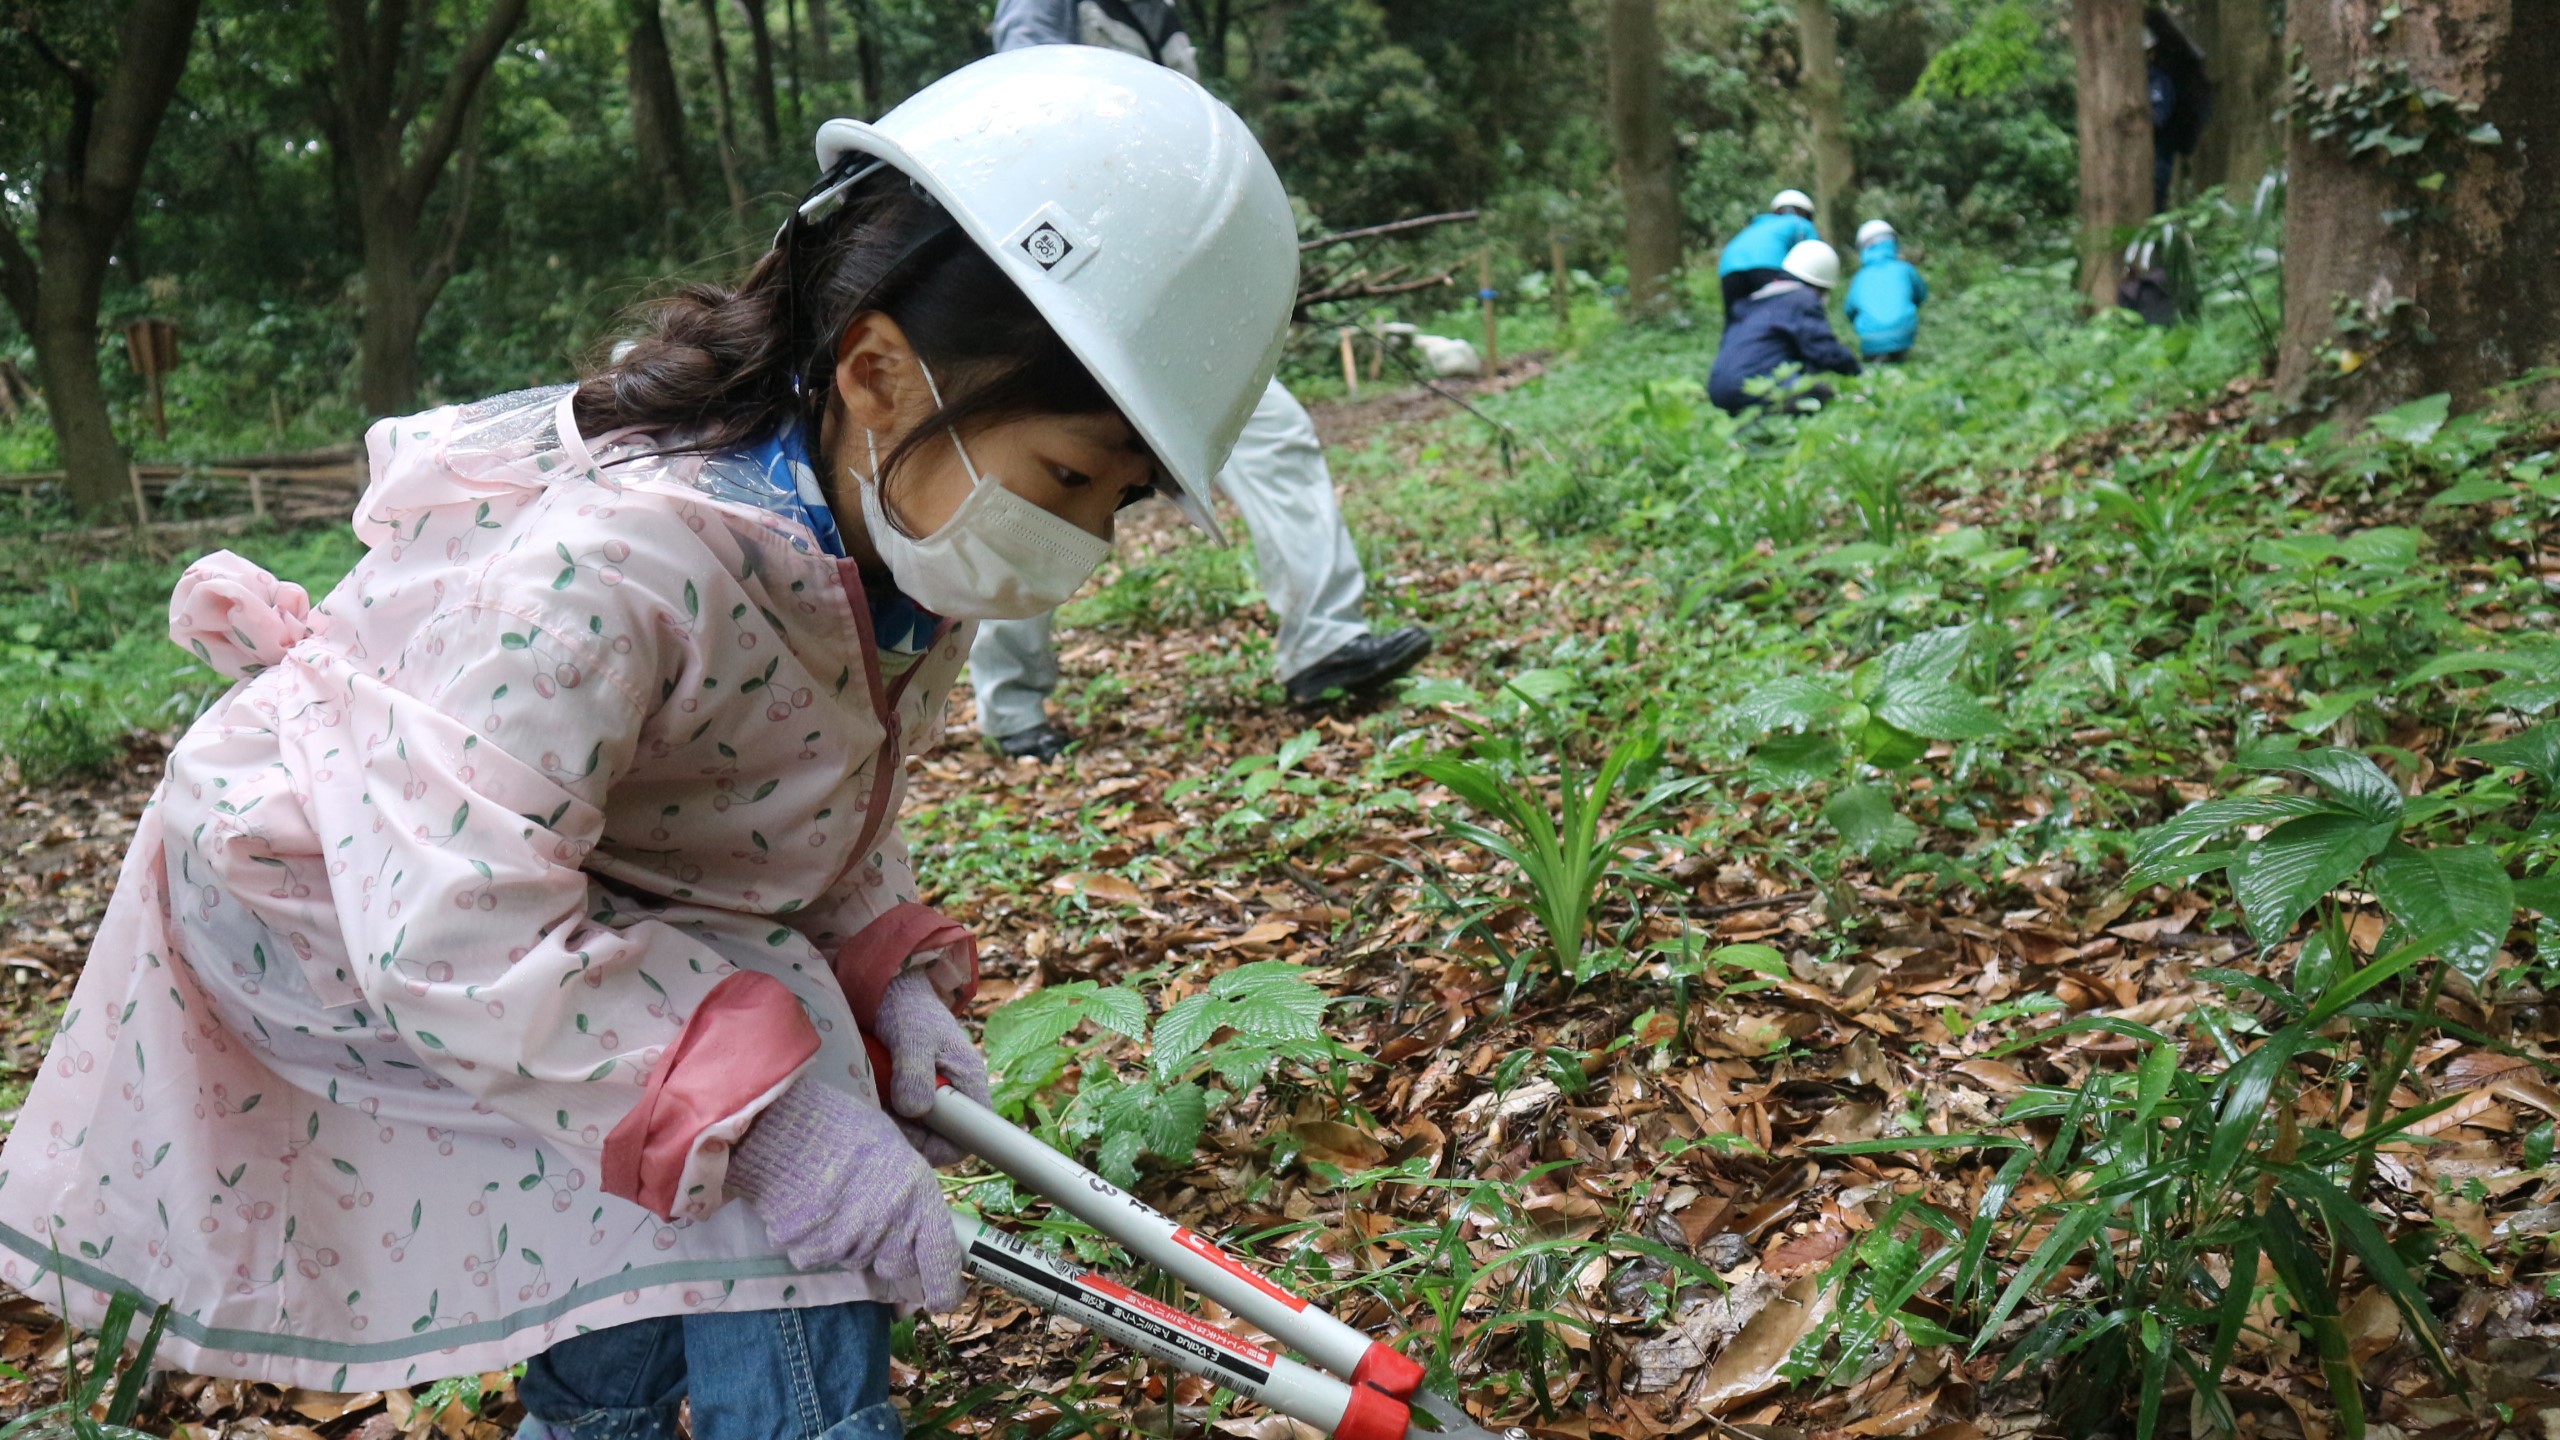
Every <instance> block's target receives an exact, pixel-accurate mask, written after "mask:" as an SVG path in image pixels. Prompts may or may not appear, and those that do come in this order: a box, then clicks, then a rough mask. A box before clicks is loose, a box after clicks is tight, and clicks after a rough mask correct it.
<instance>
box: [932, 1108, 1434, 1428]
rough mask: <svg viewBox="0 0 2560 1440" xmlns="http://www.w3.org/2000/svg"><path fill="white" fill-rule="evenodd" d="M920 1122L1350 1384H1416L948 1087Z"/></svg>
mask: <svg viewBox="0 0 2560 1440" xmlns="http://www.w3.org/2000/svg"><path fill="white" fill-rule="evenodd" d="M924 1123H925V1124H927V1125H929V1126H931V1127H932V1128H933V1129H934V1131H935V1132H936V1133H938V1134H940V1135H941V1136H942V1137H943V1138H945V1139H947V1140H950V1141H953V1142H954V1143H956V1144H958V1145H959V1146H960V1147H961V1148H962V1149H965V1150H967V1151H969V1152H970V1153H971V1154H974V1155H976V1156H978V1157H979V1158H981V1159H983V1160H985V1161H986V1162H987V1163H989V1164H991V1165H993V1166H995V1167H996V1168H997V1169H999V1170H1002V1171H1004V1172H1005V1173H1006V1174H1008V1175H1011V1176H1012V1177H1013V1178H1014V1179H1016V1180H1019V1181H1021V1182H1022V1183H1023V1184H1025V1185H1028V1186H1030V1187H1031V1188H1032V1189H1033V1190H1035V1191H1037V1192H1039V1193H1040V1194H1042V1195H1045V1196H1047V1197H1048V1198H1049V1199H1051V1200H1053V1201H1055V1202H1057V1203H1058V1204H1059V1205H1061V1206H1063V1207H1065V1209H1066V1211H1067V1213H1068V1214H1071V1215H1073V1216H1075V1217H1076V1218H1077V1219H1079V1220H1082V1221H1083V1222H1085V1223H1086V1224H1088V1225H1090V1226H1092V1227H1093V1228H1094V1229H1096V1230H1099V1231H1101V1232H1102V1233H1103V1234H1105V1235H1108V1236H1110V1237H1111V1238H1112V1239H1114V1240H1117V1241H1119V1242H1120V1243H1121V1244H1122V1245H1125V1246H1127V1247H1128V1248H1129V1251H1130V1253H1131V1254H1134V1255H1136V1256H1137V1257H1138V1258H1139V1259H1141V1260H1144V1261H1145V1262H1147V1263H1148V1264H1150V1265H1153V1266H1155V1267H1156V1268H1158V1269H1160V1270H1163V1271H1165V1272H1166V1273H1167V1274H1170V1275H1172V1276H1173V1277H1174V1278H1175V1279H1177V1280H1180V1281H1181V1282H1182V1283H1183V1284H1185V1285H1188V1286H1190V1287H1191V1288H1192V1289H1194V1290H1197V1291H1199V1292H1200V1293H1201V1294H1203V1295H1206V1296H1208V1297H1209V1298H1210V1299H1212V1300H1215V1301H1217V1302H1218V1303H1219V1304H1220V1305H1222V1306H1224V1307H1226V1308H1227V1309H1228V1310H1229V1311H1231V1312H1233V1313H1235V1314H1237V1315H1241V1316H1243V1317H1244V1319H1245V1320H1246V1321H1247V1322H1248V1323H1249V1324H1251V1325H1253V1326H1254V1327H1255V1328H1256V1329H1258V1330H1260V1331H1262V1333H1264V1334H1265V1335H1268V1336H1270V1337H1271V1338H1273V1339H1274V1340H1277V1341H1279V1342H1280V1343H1281V1344H1283V1345H1285V1346H1288V1347H1289V1348H1290V1349H1292V1350H1296V1351H1298V1352H1299V1353H1301V1354H1303V1355H1305V1356H1306V1357H1307V1358H1309V1359H1311V1360H1313V1361H1315V1362H1316V1363H1317V1364H1318V1365H1321V1366H1323V1367H1324V1368H1325V1369H1327V1370H1330V1371H1332V1372H1333V1373H1334V1374H1336V1375H1339V1376H1341V1377H1342V1378H1343V1379H1345V1380H1348V1381H1350V1382H1352V1383H1353V1384H1354V1385H1362V1386H1375V1387H1376V1388H1377V1389H1379V1390H1381V1391H1384V1392H1385V1393H1386V1394H1388V1395H1391V1396H1394V1397H1395V1398H1396V1399H1399V1400H1408V1399H1411V1398H1412V1396H1413V1393H1414V1391H1415V1390H1417V1389H1419V1388H1420V1387H1421V1385H1422V1374H1423V1371H1422V1366H1421V1364H1420V1363H1419V1362H1417V1361H1415V1360H1413V1359H1412V1358H1411V1357H1409V1356H1407V1355H1404V1354H1402V1353H1401V1352H1399V1351H1397V1350H1396V1349H1395V1348H1394V1347H1392V1346H1389V1345H1385V1344H1382V1343H1380V1342H1378V1341H1375V1340H1372V1339H1370V1338H1369V1337H1368V1336H1366V1335H1363V1334H1361V1333H1360V1332H1359V1331H1357V1330H1354V1329H1352V1328H1351V1327H1350V1326H1348V1325H1346V1324H1344V1323H1342V1322H1341V1321H1340V1320H1337V1319H1335V1318H1334V1317H1333V1316H1331V1315H1329V1314H1327V1313H1326V1312H1324V1311H1323V1310H1320V1309H1318V1308H1316V1307H1315V1306H1313V1305H1310V1304H1308V1303H1307V1302H1306V1301H1305V1300H1304V1299H1301V1298H1300V1297H1298V1296H1296V1295H1292V1294H1290V1293H1289V1292H1288V1291H1287V1290H1284V1289H1282V1288H1281V1287H1279V1286H1278V1285H1275V1284H1273V1283H1272V1282H1271V1280H1270V1279H1269V1277H1267V1276H1265V1275H1264V1274H1263V1273H1262V1272H1261V1271H1259V1270H1256V1269H1254V1268H1253V1267H1252V1266H1251V1265H1248V1264H1246V1263H1245V1262H1244V1261H1242V1260H1239V1259H1237V1258H1236V1257H1235V1256H1233V1255H1230V1254H1228V1253H1227V1251H1226V1250H1225V1248H1224V1247H1222V1246H1220V1245H1219V1244H1218V1243H1217V1242H1216V1241H1214V1240H1211V1239H1209V1238H1208V1237H1207V1236H1205V1235H1201V1234H1199V1233H1197V1232H1195V1231H1192V1230H1189V1229H1187V1228H1185V1227H1183V1226H1180V1225H1177V1224H1175V1223H1174V1222H1173V1221H1172V1220H1170V1219H1167V1218H1166V1217H1165V1216H1164V1215H1162V1214H1160V1213H1158V1212H1157V1211H1156V1209H1155V1208H1154V1207H1153V1206H1150V1205H1148V1204H1147V1203H1146V1202H1145V1201H1143V1200H1140V1199H1138V1198H1137V1197H1136V1196H1133V1195H1130V1194H1129V1193H1127V1192H1126V1191H1123V1190H1122V1189H1120V1187H1118V1186H1116V1185H1114V1184H1112V1183H1111V1182H1110V1181H1108V1180H1105V1179H1103V1178H1102V1177H1101V1176H1099V1175H1096V1174H1094V1173H1093V1172H1092V1171H1090V1170H1087V1169H1086V1168H1084V1167H1083V1166H1082V1165H1079V1164H1077V1163H1076V1162H1075V1161H1073V1160H1070V1159H1068V1158H1067V1157H1066V1156H1064V1155H1061V1154H1059V1153H1058V1152H1057V1151H1056V1150H1053V1149H1051V1148H1050V1147H1049V1146H1047V1145H1045V1144H1043V1143H1041V1141H1040V1139H1039V1138H1038V1137H1037V1136H1034V1135H1032V1134H1030V1133H1029V1132H1027V1131H1025V1130H1023V1129H1021V1128H1020V1127H1018V1126H1016V1125H1014V1124H1012V1123H1011V1122H1009V1121H1007V1120H1006V1119H1005V1118H1004V1117H1003V1116H1001V1115H998V1114H997V1113H995V1112H994V1111H993V1110H990V1109H988V1108H987V1107H986V1106H984V1105H981V1104H979V1103H978V1102H977V1101H975V1100H972V1099H970V1098H969V1097H968V1096H966V1095H963V1094H961V1093H960V1092H959V1091H957V1090H954V1089H952V1088H951V1087H950V1086H949V1085H945V1086H943V1087H942V1088H941V1090H940V1091H939V1092H938V1094H937V1095H936V1096H935V1099H934V1102H933V1110H932V1113H930V1114H928V1115H927V1116H926V1117H925V1122H924Z"/></svg>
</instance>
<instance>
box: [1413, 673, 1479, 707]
mask: <svg viewBox="0 0 2560 1440" xmlns="http://www.w3.org/2000/svg"><path fill="white" fill-rule="evenodd" d="M1483 698H1484V697H1483V696H1480V695H1478V694H1476V692H1475V691H1474V690H1473V689H1471V688H1469V687H1468V686H1467V685H1466V684H1465V682H1463V681H1458V680H1452V679H1449V678H1448V677H1447V676H1443V675H1425V676H1423V677H1421V678H1419V679H1407V680H1405V681H1404V700H1405V703H1406V704H1408V705H1468V706H1472V705H1476V704H1479V703H1481V702H1482V701H1483Z"/></svg>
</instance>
